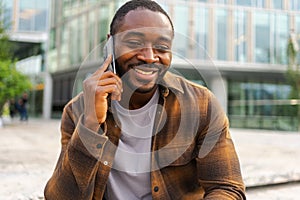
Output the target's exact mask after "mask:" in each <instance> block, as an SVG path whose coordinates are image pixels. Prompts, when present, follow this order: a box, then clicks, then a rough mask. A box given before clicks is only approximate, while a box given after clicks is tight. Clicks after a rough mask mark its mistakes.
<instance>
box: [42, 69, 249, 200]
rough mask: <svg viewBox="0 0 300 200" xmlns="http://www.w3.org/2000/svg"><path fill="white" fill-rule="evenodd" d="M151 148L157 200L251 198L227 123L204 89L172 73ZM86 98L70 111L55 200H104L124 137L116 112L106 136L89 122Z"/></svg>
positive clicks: (50, 186) (49, 195)
mask: <svg viewBox="0 0 300 200" xmlns="http://www.w3.org/2000/svg"><path fill="white" fill-rule="evenodd" d="M159 89H160V97H159V105H161V106H158V109H157V113H156V118H155V123H154V130H153V131H154V134H153V137H152V144H151V152H152V153H151V169H152V170H151V172H150V176H151V185H152V188H151V189H152V198H153V199H161V200H164V199H166V200H167V199H172V200H173V199H214V200H216V199H217V200H220V199H246V197H245V187H244V183H243V180H242V176H241V171H240V165H239V160H238V157H237V155H236V152H235V148H234V145H233V142H232V140H231V138H230V133H229V125H228V119H227V117H226V115H225V114H224V112H223V111H222V109H221V107H220V105H219V104H218V103H217V100H216V98H215V97H214V96H213V95H212V93H211V92H210V91H209V90H208V89H206V88H205V87H202V86H199V85H196V84H194V83H191V82H189V81H187V80H185V79H183V78H181V77H178V76H175V75H173V74H171V73H167V74H166V75H165V77H164V79H163V80H162V81H161V83H160V86H159ZM83 105H84V104H83V95H82V94H80V95H78V96H77V97H75V98H74V99H72V100H71V101H70V102H69V103H68V105H66V107H65V109H64V112H63V115H62V121H61V134H62V136H61V145H62V148H61V154H60V157H59V159H58V162H57V165H56V168H55V170H54V173H53V175H52V177H51V178H50V180H49V181H48V183H47V185H46V188H45V198H46V199H48V200H53V199H58V200H69V199H72V200H75V199H82V200H89V199H104V193H105V188H106V183H107V180H108V176H109V173H110V169H111V168H112V167H113V160H114V155H115V152H116V149H117V146H118V141H119V138H120V133H121V124H119V123H118V120H117V117H114V112H113V111H112V110H111V109H109V111H108V114H107V119H106V122H105V123H104V124H103V126H102V129H100V131H99V133H95V132H92V131H91V130H89V129H87V128H86V127H85V126H84V125H83V123H82V118H83V114H82V113H83V109H84V108H83Z"/></svg>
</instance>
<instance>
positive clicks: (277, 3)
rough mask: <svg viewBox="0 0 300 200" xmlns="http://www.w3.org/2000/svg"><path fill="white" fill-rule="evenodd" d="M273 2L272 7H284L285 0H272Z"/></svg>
mask: <svg viewBox="0 0 300 200" xmlns="http://www.w3.org/2000/svg"><path fill="white" fill-rule="evenodd" d="M271 4H272V8H275V9H283V0H272V1H271Z"/></svg>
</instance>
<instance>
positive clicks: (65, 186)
mask: <svg viewBox="0 0 300 200" xmlns="http://www.w3.org/2000/svg"><path fill="white" fill-rule="evenodd" d="M71 110H72V109H71V106H69V107H66V108H65V109H64V112H63V115H62V120H61V152H60V156H59V158H58V161H57V164H56V167H55V170H54V172H53V174H52V176H51V178H50V180H49V181H48V183H47V185H46V187H45V191H44V195H45V198H46V199H50V200H51V199H61V200H63V199H74V200H75V199H92V196H93V192H94V187H95V179H96V175H97V170H98V168H99V165H100V162H99V161H100V158H101V156H102V155H103V149H104V147H105V144H106V142H107V141H108V139H107V137H106V136H105V134H103V135H100V134H98V133H96V132H93V131H91V130H89V129H87V128H86V127H85V126H84V125H83V123H82V118H83V116H80V117H79V119H78V121H77V123H76V121H75V120H74V116H73V115H74V114H73V113H72V112H71Z"/></svg>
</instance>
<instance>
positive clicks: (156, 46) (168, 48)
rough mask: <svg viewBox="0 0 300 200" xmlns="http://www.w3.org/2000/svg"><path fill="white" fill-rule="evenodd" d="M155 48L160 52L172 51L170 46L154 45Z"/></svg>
mask: <svg viewBox="0 0 300 200" xmlns="http://www.w3.org/2000/svg"><path fill="white" fill-rule="evenodd" d="M154 48H155V49H156V50H158V51H169V50H170V47H169V46H167V45H162V44H158V45H154Z"/></svg>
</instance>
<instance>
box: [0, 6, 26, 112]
mask: <svg viewBox="0 0 300 200" xmlns="http://www.w3.org/2000/svg"><path fill="white" fill-rule="evenodd" d="M2 11H3V4H2V1H1V0H0V116H1V114H2V108H3V105H4V103H5V102H6V101H7V100H10V99H12V98H15V97H16V96H18V95H21V94H22V93H23V92H25V91H27V90H28V89H30V87H31V83H30V80H29V78H28V77H27V76H25V75H24V74H22V73H21V72H19V71H18V70H17V69H16V61H15V60H13V58H12V57H13V53H12V43H11V42H10V41H9V36H8V34H7V33H6V29H5V27H4V22H3V20H2V19H3V17H2V16H3V12H2Z"/></svg>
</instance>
